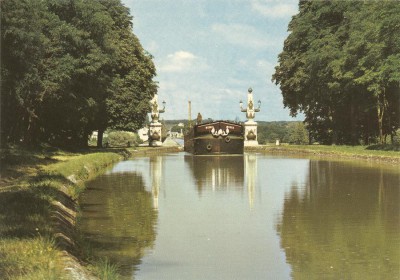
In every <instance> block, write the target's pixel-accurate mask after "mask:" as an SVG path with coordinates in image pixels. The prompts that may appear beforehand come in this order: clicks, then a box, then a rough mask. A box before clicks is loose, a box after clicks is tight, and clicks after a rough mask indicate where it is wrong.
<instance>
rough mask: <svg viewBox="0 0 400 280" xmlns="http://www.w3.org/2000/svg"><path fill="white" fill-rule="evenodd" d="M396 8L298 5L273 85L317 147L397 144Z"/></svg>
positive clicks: (399, 11) (392, 4) (399, 9)
mask: <svg viewBox="0 0 400 280" xmlns="http://www.w3.org/2000/svg"><path fill="white" fill-rule="evenodd" d="M399 29H400V5H399V3H398V2H397V1H383V2H381V1H300V3H299V13H298V14H297V15H295V16H294V17H293V18H292V20H291V22H290V23H289V27H288V30H289V32H290V34H289V36H288V37H287V38H286V40H285V42H284V48H283V51H282V52H281V53H280V55H279V65H278V66H277V67H276V68H275V73H274V75H273V77H272V80H273V81H275V83H276V84H278V85H279V86H280V88H281V91H282V95H283V102H284V106H285V107H287V108H289V109H290V112H291V115H292V116H295V115H296V114H297V113H298V112H304V114H305V117H306V118H305V122H306V124H307V128H308V130H309V132H310V135H311V137H312V138H313V139H315V140H317V141H319V142H321V143H325V144H331V143H337V144H358V143H360V142H364V143H365V144H368V143H369V142H370V140H371V139H376V138H378V139H379V141H380V142H381V143H382V142H384V141H385V139H386V136H387V135H390V136H391V137H392V140H393V136H394V135H395V131H396V130H397V129H398V128H399V122H400V112H399V111H400V108H399V107H400V106H399V104H400V33H399V32H398V30H399Z"/></svg>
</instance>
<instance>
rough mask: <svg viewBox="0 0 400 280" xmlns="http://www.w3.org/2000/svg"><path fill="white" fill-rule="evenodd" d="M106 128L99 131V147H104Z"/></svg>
mask: <svg viewBox="0 0 400 280" xmlns="http://www.w3.org/2000/svg"><path fill="white" fill-rule="evenodd" d="M103 134H104V129H99V130H98V132H97V148H103Z"/></svg>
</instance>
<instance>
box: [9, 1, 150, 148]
mask: <svg viewBox="0 0 400 280" xmlns="http://www.w3.org/2000/svg"><path fill="white" fill-rule="evenodd" d="M1 8H2V13H1V20H2V29H1V36H2V37H1V39H2V44H1V58H2V59H1V63H2V65H1V71H2V72H1V75H2V91H1V98H2V99H1V101H2V102H1V122H2V123H1V135H2V137H1V138H2V143H3V144H4V143H8V142H9V143H13V142H19V141H20V140H21V139H22V140H23V141H24V142H25V143H27V144H35V143H36V144H37V143H38V142H40V141H46V142H50V143H52V144H57V145H79V146H84V145H86V144H87V138H88V135H89V134H90V133H91V132H92V131H93V130H99V131H100V132H101V131H104V130H105V129H106V128H107V127H118V128H122V127H123V128H124V129H130V130H133V129H136V128H137V127H138V126H140V125H141V124H142V123H143V121H144V119H145V116H146V113H147V106H148V101H149V100H150V99H151V97H152V95H154V93H155V92H156V90H157V88H156V85H155V82H154V81H153V78H154V77H155V74H156V73H155V67H154V64H153V62H152V59H151V56H150V55H148V54H147V53H146V52H145V51H144V49H143V48H142V46H141V45H140V42H139V40H138V39H137V37H136V36H135V35H134V34H133V32H132V17H131V15H130V13H129V9H127V8H126V7H125V6H123V5H122V3H121V2H120V1H119V0H110V1H95V0H89V1H84V0H70V1H58V0H45V1H39V0H22V1H16V0H9V1H2V2H1ZM127 100H129V102H127ZM110 104H111V105H112V106H111V105H110ZM115 108H119V110H120V114H119V115H117V114H116V110H115Z"/></svg>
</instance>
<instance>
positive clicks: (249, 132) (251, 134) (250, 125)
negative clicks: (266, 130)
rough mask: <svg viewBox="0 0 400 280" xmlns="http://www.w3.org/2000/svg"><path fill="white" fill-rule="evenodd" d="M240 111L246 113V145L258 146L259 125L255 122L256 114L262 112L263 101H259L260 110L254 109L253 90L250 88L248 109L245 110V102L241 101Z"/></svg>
mask: <svg viewBox="0 0 400 280" xmlns="http://www.w3.org/2000/svg"><path fill="white" fill-rule="evenodd" d="M239 104H240V110H241V111H242V112H244V113H246V118H247V121H246V122H245V123H244V145H245V146H257V145H258V141H257V123H256V122H255V121H254V117H255V115H256V114H255V113H256V112H260V107H261V101H260V100H259V101H258V108H255V107H254V102H253V89H252V88H249V90H248V93H247V108H243V102H242V101H241V100H240V103H239Z"/></svg>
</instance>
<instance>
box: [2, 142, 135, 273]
mask: <svg viewBox="0 0 400 280" xmlns="http://www.w3.org/2000/svg"><path fill="white" fill-rule="evenodd" d="M132 151H133V149H131V150H130V151H128V150H126V149H119V150H113V149H109V150H102V151H100V150H92V151H83V152H78V153H71V152H65V151H60V150H49V149H47V150H46V149H44V150H40V151H27V150H21V149H19V148H14V149H7V150H2V151H1V152H2V153H1V182H0V279H73V278H74V277H73V275H74V274H75V275H76V274H79V275H81V276H84V275H85V274H87V273H86V272H85V269H83V268H82V267H81V266H80V264H79V262H78V261H77V260H76V258H75V257H73V256H76V257H77V258H78V259H81V258H83V257H84V256H83V253H82V252H80V249H79V246H77V244H76V240H78V239H79V238H77V236H76V231H75V222H76V209H77V204H76V200H77V198H78V196H79V194H80V193H81V192H82V190H83V189H84V183H83V182H84V181H85V180H88V179H90V178H91V177H93V176H96V175H97V174H99V173H100V172H102V171H104V170H105V168H107V167H108V166H110V165H111V164H113V163H115V162H117V161H119V160H121V159H122V158H124V157H127V156H128V155H130V152H132ZM102 267H103V268H102ZM111 270H112V269H111ZM93 271H95V272H97V273H98V274H99V275H101V274H103V275H104V273H107V271H110V268H109V266H108V265H100V267H95V268H94V269H93ZM86 278H87V279H90V278H91V277H90V274H87V275H86Z"/></svg>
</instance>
